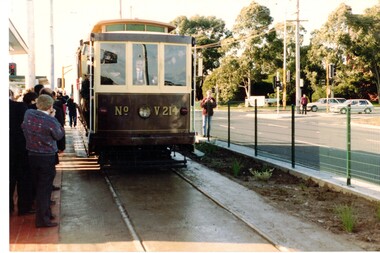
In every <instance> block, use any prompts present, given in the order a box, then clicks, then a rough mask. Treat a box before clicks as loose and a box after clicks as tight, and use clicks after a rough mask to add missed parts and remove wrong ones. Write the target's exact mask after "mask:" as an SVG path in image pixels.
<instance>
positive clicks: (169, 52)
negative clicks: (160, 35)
mask: <svg viewBox="0 0 380 253" xmlns="http://www.w3.org/2000/svg"><path fill="white" fill-rule="evenodd" d="M165 85H168V86H171V85H173V86H186V47H185V46H175V45H165Z"/></svg>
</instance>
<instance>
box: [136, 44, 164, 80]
mask: <svg viewBox="0 0 380 253" xmlns="http://www.w3.org/2000/svg"><path fill="white" fill-rule="evenodd" d="M157 52H158V50H157V45H155V44H133V66H134V69H133V84H134V85H157V84H158V74H157V73H158V60H157Z"/></svg>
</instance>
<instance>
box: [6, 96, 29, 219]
mask: <svg viewBox="0 0 380 253" xmlns="http://www.w3.org/2000/svg"><path fill="white" fill-rule="evenodd" d="M27 109H28V107H27V105H26V104H25V103H24V102H16V101H13V92H12V91H11V90H9V208H10V214H12V213H13V211H14V209H15V203H14V200H13V195H14V193H15V191H16V189H17V210H18V215H26V214H31V213H34V212H35V211H34V210H33V208H32V206H33V201H34V196H33V180H32V174H31V170H30V167H29V162H28V153H27V150H26V148H25V146H26V142H25V137H24V133H23V131H22V129H21V123H22V121H23V119H24V114H25V112H26V110H27Z"/></svg>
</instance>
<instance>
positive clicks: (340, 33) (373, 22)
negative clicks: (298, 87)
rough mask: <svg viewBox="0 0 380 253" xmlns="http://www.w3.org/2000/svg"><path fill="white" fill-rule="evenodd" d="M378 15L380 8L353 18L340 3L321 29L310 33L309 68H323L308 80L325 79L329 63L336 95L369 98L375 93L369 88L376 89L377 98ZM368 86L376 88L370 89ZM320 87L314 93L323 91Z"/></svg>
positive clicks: (311, 73)
mask: <svg viewBox="0 0 380 253" xmlns="http://www.w3.org/2000/svg"><path fill="white" fill-rule="evenodd" d="M379 15H380V12H379V5H376V6H374V7H373V8H370V9H368V10H367V11H366V14H364V15H354V14H352V8H351V7H350V6H348V5H345V4H341V5H340V6H339V7H338V8H337V9H336V10H335V11H334V12H332V13H331V14H330V16H329V19H328V21H327V22H326V23H325V24H324V25H323V27H322V28H321V29H320V30H316V31H315V32H314V33H313V37H312V40H311V48H310V50H309V53H308V58H309V60H310V63H311V65H313V66H318V65H319V66H323V68H324V69H325V72H324V73H319V72H318V71H317V72H309V73H308V78H309V77H310V78H315V76H317V79H318V80H323V79H325V78H326V76H327V73H326V68H327V66H328V65H329V64H330V63H332V64H334V65H335V69H336V76H335V77H334V80H333V83H332V84H333V86H334V89H333V92H334V93H335V94H336V95H338V96H344V97H347V98H356V97H366V98H369V96H370V93H371V91H373V90H374V89H373V88H371V87H377V96H376V97H377V98H378V97H379V90H380V89H379V88H380V87H379V86H380V76H379V72H380V67H379V62H380V53H379V33H380V25H379V21H380V20H379ZM316 69H318V68H315V69H314V71H315V70H316ZM310 70H311V69H310V68H309V71H310ZM309 80H311V81H312V79H309ZM314 81H315V80H314ZM371 83H373V84H374V83H376V85H373V86H372V85H371ZM321 85H322V84H321V82H317V85H316V86H314V91H318V90H322V89H323V87H322V86H321ZM323 86H324V84H323ZM334 93H333V94H332V95H334ZM372 93H373V92H372Z"/></svg>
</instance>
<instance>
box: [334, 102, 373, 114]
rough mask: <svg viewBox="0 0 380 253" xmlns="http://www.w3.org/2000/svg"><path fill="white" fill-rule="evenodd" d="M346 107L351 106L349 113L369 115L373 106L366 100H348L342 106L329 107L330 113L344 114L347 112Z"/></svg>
mask: <svg viewBox="0 0 380 253" xmlns="http://www.w3.org/2000/svg"><path fill="white" fill-rule="evenodd" d="M348 105H351V106H350V107H351V112H357V113H362V112H364V113H371V112H373V109H374V107H373V105H372V103H371V102H370V101H368V100H367V99H348V100H346V102H344V103H343V104H339V105H334V106H331V107H330V110H331V111H332V112H337V113H342V114H346V113H347V111H348Z"/></svg>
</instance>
